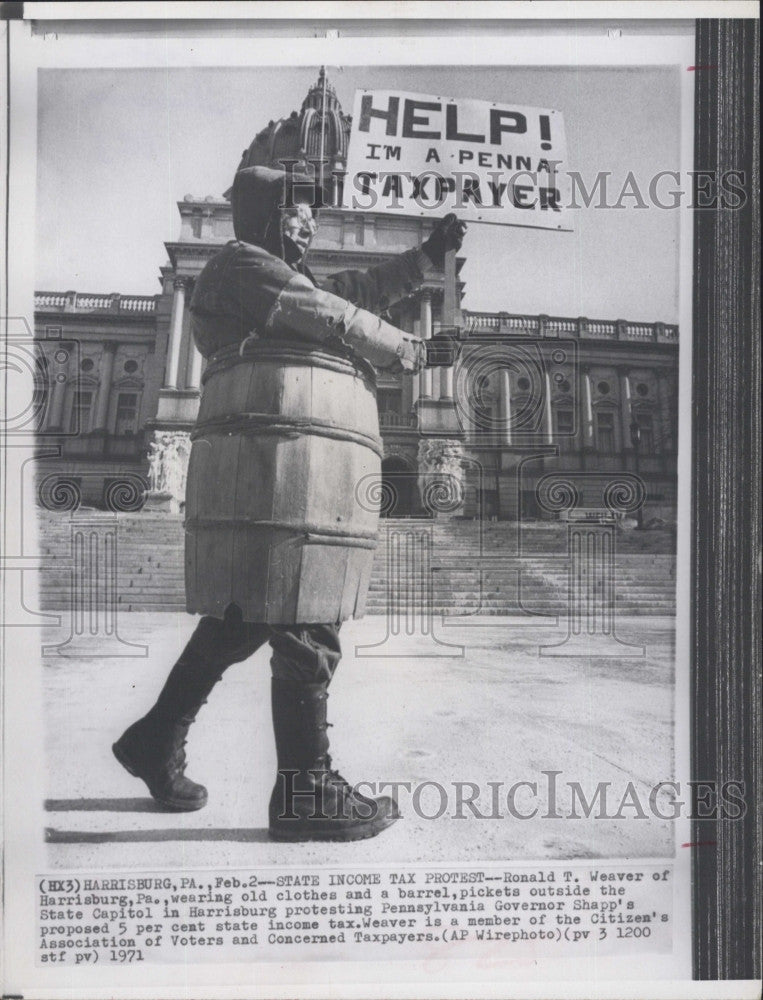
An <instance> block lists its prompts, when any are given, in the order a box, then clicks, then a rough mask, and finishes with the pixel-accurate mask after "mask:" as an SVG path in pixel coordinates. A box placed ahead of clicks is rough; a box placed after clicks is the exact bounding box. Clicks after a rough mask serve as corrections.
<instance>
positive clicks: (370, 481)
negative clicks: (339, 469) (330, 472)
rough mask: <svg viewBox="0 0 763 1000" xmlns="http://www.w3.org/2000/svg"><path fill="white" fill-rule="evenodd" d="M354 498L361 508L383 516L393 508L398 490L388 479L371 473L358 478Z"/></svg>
mask: <svg viewBox="0 0 763 1000" xmlns="http://www.w3.org/2000/svg"><path fill="white" fill-rule="evenodd" d="M355 499H356V500H357V502H358V504H359V505H360V507H361V508H362V509H363V510H367V511H368V512H369V513H371V514H377V513H378V514H381V515H382V516H384V515H385V514H389V513H390V511H392V510H394V508H395V504H396V503H397V501H398V491H397V488H396V487H395V484H394V483H392V482H390V481H389V479H382V477H381V476H380V475H379V474H378V473H371V474H369V475H367V476H363V478H362V479H360V480H358V483H357V485H356V486H355Z"/></svg>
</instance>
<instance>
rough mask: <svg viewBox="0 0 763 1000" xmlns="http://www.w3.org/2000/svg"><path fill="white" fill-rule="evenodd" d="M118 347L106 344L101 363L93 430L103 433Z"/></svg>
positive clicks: (107, 414)
mask: <svg viewBox="0 0 763 1000" xmlns="http://www.w3.org/2000/svg"><path fill="white" fill-rule="evenodd" d="M116 351H117V345H116V344H114V343H110V342H108V341H107V342H106V343H105V344H104V345H103V356H102V361H101V371H100V383H99V385H98V398H97V400H96V405H95V418H94V420H93V430H94V431H102V430H105V429H106V422H107V421H108V419H109V396H110V394H111V380H112V378H113V377H114V355H115V354H116Z"/></svg>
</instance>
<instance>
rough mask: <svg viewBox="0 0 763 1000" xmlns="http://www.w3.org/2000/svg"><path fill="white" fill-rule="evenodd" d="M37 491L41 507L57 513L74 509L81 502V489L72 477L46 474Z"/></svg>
mask: <svg viewBox="0 0 763 1000" xmlns="http://www.w3.org/2000/svg"><path fill="white" fill-rule="evenodd" d="M37 492H38V496H39V498H40V504H41V505H42V506H43V507H45V508H46V509H47V510H55V511H58V512H59V513H65V512H67V511H70V510H76V509H77V508H78V507H79V505H80V503H81V502H82V491H81V490H80V488H79V486H78V485H77V483H75V482H74V481H73V480H72V479H59V478H58V476H57V475H52V476H46V477H45V479H43V481H42V482H41V483H40V486H39V489H38V491H37Z"/></svg>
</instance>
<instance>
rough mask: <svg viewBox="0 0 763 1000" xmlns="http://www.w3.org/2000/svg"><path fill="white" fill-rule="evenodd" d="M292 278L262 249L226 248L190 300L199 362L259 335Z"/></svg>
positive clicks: (237, 244) (246, 246) (200, 279)
mask: <svg viewBox="0 0 763 1000" xmlns="http://www.w3.org/2000/svg"><path fill="white" fill-rule="evenodd" d="M294 275H295V272H294V271H293V270H292V269H291V268H290V267H289V266H288V265H287V264H285V263H284V261H282V260H280V259H279V258H278V257H274V256H273V255H272V254H269V253H268V252H267V251H266V250H263V249H262V248H261V247H258V246H254V245H253V244H250V243H240V242H232V243H229V244H228V245H227V246H226V247H225V248H224V249H223V250H222V251H221V252H220V253H218V254H216V255H215V256H214V257H213V258H212V260H211V261H210V262H209V263H208V264H207V265H206V267H205V268H204V270H203V271H202V272H201V274H200V275H199V277H198V278H197V280H196V287H195V289H194V293H193V297H192V299H191V316H192V328H193V336H194V340H195V342H196V346H197V348H198V349H199V351H200V352H201V353H202V354H203V355H204V357H207V358H208V357H209V356H210V355H212V354H214V353H215V351H218V350H219V349H220V348H221V347H225V346H227V345H228V344H237V343H240V342H241V341H242V340H245V339H246V337H248V336H249V335H250V334H251V333H252V332H253V331H257V330H260V331H261V330H264V329H265V326H266V324H267V321H268V317H269V316H270V313H271V310H272V309H273V306H274V304H275V303H276V302H277V300H278V297H279V295H280V294H281V292H282V291H283V289H284V288H285V287H286V285H288V283H289V282H290V281H291V280H292V278H294Z"/></svg>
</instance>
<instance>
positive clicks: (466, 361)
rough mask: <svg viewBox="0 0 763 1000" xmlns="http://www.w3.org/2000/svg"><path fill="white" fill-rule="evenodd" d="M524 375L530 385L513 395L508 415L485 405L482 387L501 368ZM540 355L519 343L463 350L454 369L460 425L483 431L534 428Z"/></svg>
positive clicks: (538, 409) (540, 401)
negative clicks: (525, 393) (518, 393)
mask: <svg viewBox="0 0 763 1000" xmlns="http://www.w3.org/2000/svg"><path fill="white" fill-rule="evenodd" d="M505 370H507V371H509V372H511V373H512V376H514V377H515V378H516V379H519V378H525V379H527V381H528V383H529V386H530V389H529V391H528V393H527V395H523V396H522V397H521V399H517V398H515V399H514V400H513V405H512V409H511V414H510V416H509V418H508V419H506V418H505V417H503V416H501V414H499V413H498V412H496V410H495V409H494V408H492V407H491V406H490V405H489V402H488V400H487V399H486V389H485V387H486V386H487V385H488V384H489V383H490V382H495V381H496V378H497V376H498V375H499V374H500V373H501V372H502V371H505ZM543 385H544V382H543V367H542V359H541V358H540V357H536V356H535V355H533V353H532V352H531V351H529V350H528V349H527V348H525V347H524V346H522V345H519V344H512V345H507V344H484V345H480V346H479V347H478V348H472V349H471V350H470V351H467V352H463V353H462V355H461V361H460V363H459V365H458V367H457V369H456V384H455V391H454V397H455V403H456V408H457V410H458V413H459V418H460V420H461V423H462V425H464V426H469V427H472V428H473V429H476V430H480V431H484V432H485V433H499V432H502V431H506V430H507V429H508V428H511V429H512V430H514V431H517V432H519V431H522V432H530V431H533V430H534V429H536V425H537V422H538V420H539V417H540V412H541V408H542V405H543V394H544V388H543Z"/></svg>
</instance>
